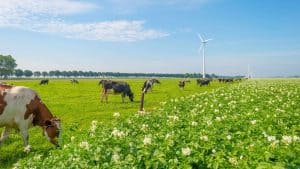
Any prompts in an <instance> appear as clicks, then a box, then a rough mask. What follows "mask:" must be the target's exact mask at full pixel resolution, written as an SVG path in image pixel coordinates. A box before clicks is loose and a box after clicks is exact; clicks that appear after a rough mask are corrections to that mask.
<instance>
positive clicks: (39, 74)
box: [33, 71, 42, 77]
mask: <svg viewBox="0 0 300 169" xmlns="http://www.w3.org/2000/svg"><path fill="white" fill-rule="evenodd" d="M41 74H42V73H41V72H40V71H35V72H33V76H35V77H40V76H41Z"/></svg>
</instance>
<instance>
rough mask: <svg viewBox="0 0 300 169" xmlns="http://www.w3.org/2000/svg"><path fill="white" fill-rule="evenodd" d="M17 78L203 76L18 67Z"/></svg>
mask: <svg viewBox="0 0 300 169" xmlns="http://www.w3.org/2000/svg"><path fill="white" fill-rule="evenodd" d="M12 76H13V77H16V78H23V77H25V78H31V77H35V78H47V77H49V78H72V77H76V78H78V77H86V78H89V77H90V78H93V77H121V78H122V77H124V78H125V77H170V78H172V77H173V78H198V77H202V75H201V74H197V73H186V74H169V73H121V72H94V71H77V70H74V71H60V70H53V71H31V70H21V69H16V70H15V71H14V73H13V74H12ZM206 76H207V77H217V76H216V75H214V74H212V75H209V74H207V75H206Z"/></svg>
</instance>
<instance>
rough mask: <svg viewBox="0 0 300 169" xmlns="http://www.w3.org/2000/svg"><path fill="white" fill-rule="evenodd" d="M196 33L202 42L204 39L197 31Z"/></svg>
mask: <svg viewBox="0 0 300 169" xmlns="http://www.w3.org/2000/svg"><path fill="white" fill-rule="evenodd" d="M197 35H198V38H199V39H200V40H201V42H203V41H204V40H203V38H202V36H201V35H200V34H199V33H197Z"/></svg>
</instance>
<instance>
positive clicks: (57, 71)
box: [54, 70, 61, 78]
mask: <svg viewBox="0 0 300 169" xmlns="http://www.w3.org/2000/svg"><path fill="white" fill-rule="evenodd" d="M54 75H55V76H56V77H57V78H59V76H61V72H60V71H59V70H55V71H54Z"/></svg>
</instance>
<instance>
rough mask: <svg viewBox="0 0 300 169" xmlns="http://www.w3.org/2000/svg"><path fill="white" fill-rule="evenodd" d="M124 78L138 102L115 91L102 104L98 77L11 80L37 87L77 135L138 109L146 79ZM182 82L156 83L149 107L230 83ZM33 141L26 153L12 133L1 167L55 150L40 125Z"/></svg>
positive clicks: (32, 134) (147, 98)
mask: <svg viewBox="0 0 300 169" xmlns="http://www.w3.org/2000/svg"><path fill="white" fill-rule="evenodd" d="M120 80H122V79H120ZM123 80H124V81H127V82H128V83H129V84H130V85H131V89H132V90H133V92H134V94H135V99H134V100H135V101H134V102H129V99H128V98H126V101H125V103H122V101H121V96H120V95H112V94H111V95H109V98H108V103H105V102H103V103H101V102H100V91H101V89H100V86H98V80H95V79H84V80H80V83H79V84H78V85H72V84H71V83H70V81H69V80H50V83H49V85H44V86H40V85H39V84H38V83H39V81H38V80H12V81H7V82H8V83H10V84H14V85H21V86H27V87H30V88H32V89H34V90H36V91H37V92H38V93H39V95H40V97H41V98H42V100H43V101H44V102H45V104H46V105H47V106H48V108H49V109H50V110H51V112H52V113H53V114H54V115H55V116H57V117H59V118H60V119H61V120H62V126H63V129H64V128H68V129H70V128H71V130H66V132H64V133H63V134H64V135H74V136H76V135H77V134H80V133H82V132H84V131H85V130H86V129H87V128H89V127H90V123H91V121H92V120H97V121H99V122H101V123H102V124H103V125H105V126H107V127H109V126H110V124H111V121H112V119H113V113H115V112H120V113H121V117H122V118H123V119H125V118H127V117H129V116H131V115H133V114H135V113H136V112H137V111H138V109H139V105H140V103H139V100H140V97H141V95H140V94H141V87H142V85H143V82H144V80H145V79H123ZM178 81H179V79H161V84H160V85H155V86H154V88H153V91H152V92H149V93H147V94H146V96H145V106H144V107H145V110H146V111H153V110H155V109H157V108H159V107H160V103H161V102H165V101H169V100H170V99H171V98H176V97H181V96H188V95H191V94H195V93H202V92H205V91H211V90H213V89H216V88H219V87H222V86H228V85H230V84H220V83H218V82H213V83H212V84H211V85H210V86H205V87H199V86H197V85H196V82H195V80H194V81H192V82H191V83H190V84H187V85H186V87H185V90H180V89H179V87H178ZM1 130H2V129H0V131H1ZM63 131H64V130H63ZM29 143H30V145H31V146H32V151H31V152H30V153H29V154H26V153H24V152H23V142H22V138H21V136H20V135H19V134H18V133H17V132H14V133H12V134H11V135H10V138H9V139H7V140H6V142H5V143H4V144H3V145H2V146H1V147H0V152H1V153H0V164H1V167H0V168H11V167H12V165H13V164H14V163H16V162H18V160H21V159H23V158H27V159H28V160H29V159H30V158H31V157H32V154H36V153H40V154H47V153H48V152H49V151H51V150H53V149H55V148H54V147H53V146H52V145H51V144H50V143H48V141H47V140H46V138H44V137H43V136H42V131H41V129H40V128H38V127H34V128H31V129H30V135H29Z"/></svg>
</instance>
